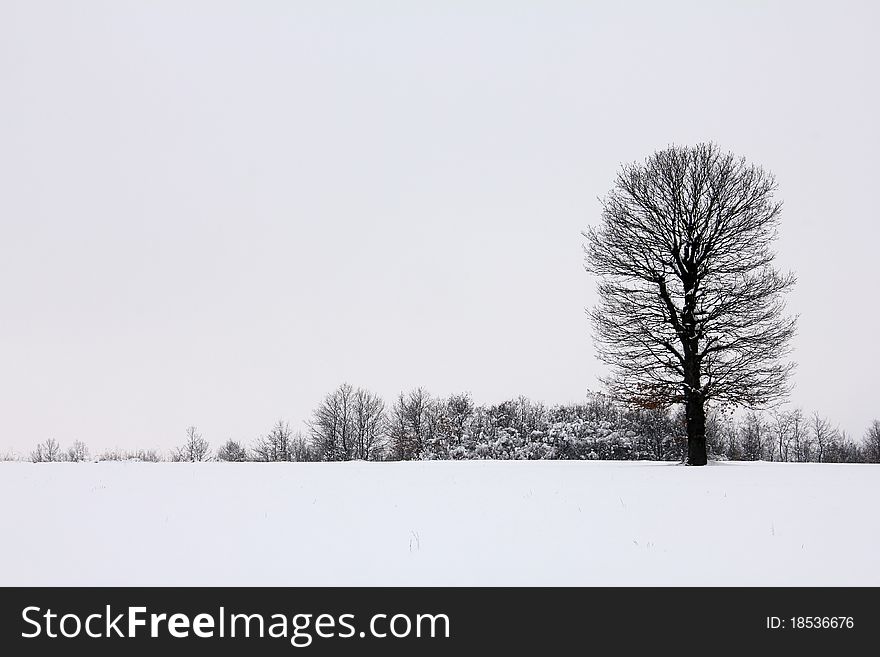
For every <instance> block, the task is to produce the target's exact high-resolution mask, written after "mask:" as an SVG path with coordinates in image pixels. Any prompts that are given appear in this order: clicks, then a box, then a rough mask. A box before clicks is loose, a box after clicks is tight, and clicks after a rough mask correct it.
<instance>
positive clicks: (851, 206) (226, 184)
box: [0, 0, 880, 451]
mask: <svg viewBox="0 0 880 657" xmlns="http://www.w3.org/2000/svg"><path fill="white" fill-rule="evenodd" d="M878 18H880V11H878V4H877V3H873V2H863V3H848V2H824V3H809V2H743V1H737V2H716V3H713V2H689V3H684V2H679V3H673V2H663V3H657V2H630V3H626V2H614V3H612V2H603V3H584V2H577V3H575V2H572V3H564V2H533V3H511V2H496V3H488V2H467V3H465V2H436V3H426V2H425V3H421V2H420V3H409V2H372V3H363V2H353V1H352V2H327V1H326V0H325V1H322V2H281V1H278V2H268V1H262V2H259V1H254V0H249V1H241V2H213V1H212V2H207V1H205V2H185V1H181V0H174V1H167V2H146V1H144V2H121V1H116V0H112V1H111V0H107V1H106V2H87V1H83V2H76V3H69V2H43V1H35V0H25V1H21V2H12V1H10V0H2V2H0V227H2V232H0V363H2V367H0V451H4V450H8V449H16V450H19V451H25V450H27V449H29V448H30V447H31V446H32V445H33V444H34V443H36V442H37V441H40V440H43V439H45V438H46V437H49V436H53V437H55V438H57V439H58V440H59V441H60V442H61V443H62V444H68V443H70V442H71V441H72V440H74V439H81V440H84V441H86V442H87V443H88V444H89V445H90V446H91V447H92V449H93V451H96V450H98V449H101V448H105V447H110V446H114V445H117V446H121V447H128V446H144V447H148V446H152V447H160V448H167V447H170V446H171V445H174V444H176V443H178V442H179V441H180V440H181V438H182V437H183V436H184V429H185V427H186V426H187V425H189V424H196V425H197V426H199V427H200V428H201V429H202V431H203V433H204V434H205V436H206V437H207V438H208V439H209V440H211V442H212V443H213V444H215V445H216V444H218V443H219V442H220V441H221V440H223V439H226V438H229V437H232V438H237V439H242V440H247V441H250V440H251V439H253V438H255V437H256V436H257V435H258V434H259V433H261V432H264V431H266V430H267V429H268V428H269V427H270V426H271V424H272V423H273V422H274V421H275V420H276V419H278V418H281V417H283V418H287V419H289V420H290V421H291V423H292V424H293V425H294V426H300V425H301V422H302V421H303V420H304V419H306V418H307V417H308V414H309V411H310V409H311V408H313V407H314V405H315V404H316V403H317V402H318V400H319V399H320V398H321V396H322V395H323V394H324V393H326V392H328V391H329V390H331V389H332V388H333V387H335V386H336V385H337V384H338V383H340V382H342V381H349V382H351V383H353V384H356V385H362V386H366V387H368V388H370V389H372V390H374V391H376V392H379V393H381V394H382V395H384V396H385V397H386V399H387V400H388V401H389V402H390V400H391V398H392V397H393V396H394V395H395V394H396V393H397V392H398V391H399V390H401V389H405V388H409V387H412V386H416V385H422V386H425V387H427V388H428V389H430V390H431V391H433V392H435V393H438V394H447V393H450V392H453V391H461V390H470V391H471V392H472V393H473V395H474V397H475V398H476V399H477V400H479V401H486V402H489V401H500V400H502V399H504V398H508V397H511V396H515V395H518V394H526V395H529V396H531V397H534V398H537V399H542V400H544V401H545V402H548V403H556V402H567V401H572V400H576V399H578V398H580V397H581V396H582V394H583V392H584V391H585V390H586V389H588V388H593V389H596V388H597V387H598V383H597V381H596V377H597V374H598V373H599V372H600V366H599V364H598V363H597V361H596V360H595V357H594V352H593V348H592V344H591V342H590V338H589V329H588V324H587V321H586V318H585V316H584V310H583V309H584V307H585V306H587V305H589V304H591V303H592V302H593V300H594V288H595V281H593V280H591V278H590V277H589V276H588V275H587V274H586V273H585V272H584V271H583V269H582V259H581V241H582V240H581V237H580V231H581V230H582V229H584V228H585V227H586V226H587V225H589V224H590V223H592V222H596V221H597V220H598V215H599V203H598V201H597V197H598V196H600V195H602V194H604V193H605V192H606V191H607V190H608V189H609V187H610V186H611V184H612V181H613V176H614V174H615V171H616V169H617V168H618V166H619V165H620V163H621V162H624V161H631V160H636V159H641V158H643V157H645V156H646V155H648V154H650V153H651V152H652V151H654V150H655V149H658V148H661V147H663V146H666V145H668V144H670V143H678V144H688V143H694V142H698V141H704V140H714V141H716V142H718V143H719V144H720V145H721V146H723V147H724V148H727V149H730V150H733V151H734V152H736V153H738V154H741V155H744V156H746V157H748V158H749V159H750V160H752V161H754V162H757V163H761V164H763V165H764V166H766V167H767V168H769V169H771V170H772V171H773V172H774V173H775V174H776V175H777V178H778V180H779V183H780V192H779V196H780V198H781V199H783V200H784V201H785V212H784V216H783V221H782V237H781V239H780V241H779V243H778V250H779V260H780V264H781V266H782V267H784V268H790V269H792V270H794V271H796V272H797V274H798V275H799V278H800V283H799V285H798V288H797V291H796V292H795V293H794V295H793V296H792V297H791V303H790V306H791V309H792V310H793V311H794V312H798V313H800V314H801V319H800V334H799V336H798V338H797V340H796V352H795V358H796V360H797V361H798V363H799V369H798V372H797V374H796V378H795V382H796V388H795V393H794V397H793V400H794V401H795V402H796V403H797V404H798V405H801V406H803V407H804V409H805V410H807V411H812V410H818V411H820V412H822V413H823V414H826V415H828V416H829V417H831V418H832V419H833V420H834V421H835V422H837V423H840V425H841V426H842V427H843V428H845V429H846V430H847V431H849V432H851V433H854V434H856V435H857V436H859V437H860V436H861V435H862V434H863V432H864V429H865V427H866V426H867V424H868V422H869V421H870V420H871V419H872V418H874V417H878V416H880V395H878V385H877V376H878V372H880V349H878V345H877V340H876V336H875V334H876V331H877V325H878V317H880V312H878V309H877V296H878V295H877V292H876V288H877V285H878V274H877V266H878V265H877V252H878V246H877V244H878V239H880V222H878V218H880V217H878V213H880V210H878V207H877V204H876V202H875V199H874V197H875V191H876V185H877V178H878V173H880V164H878V162H880V159H878V154H880V128H878V122H877V117H878V116H880V102H878V100H880V94H878V85H877V66H878V63H880V57H878V55H880V46H878V41H877V39H876V29H877V26H878Z"/></svg>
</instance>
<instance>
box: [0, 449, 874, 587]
mask: <svg viewBox="0 0 880 657" xmlns="http://www.w3.org/2000/svg"><path fill="white" fill-rule="evenodd" d="M0 499H2V500H3V502H4V504H3V506H4V509H3V513H2V516H0V518H2V519H0V528H2V531H0V585H6V586H10V585H175V584H180V585H218V586H219V585H291V586H296V585H872V586H877V585H880V512H878V501H880V466H871V465H817V464H768V463H750V464H745V463H718V464H711V465H710V466H709V467H705V468H687V467H681V466H678V465H673V464H666V463H644V462H636V463H632V462H614V461H610V462H609V461H606V462H583V461H578V462H576V461H555V462H551V461H526V462H499V461H468V462H414V463H314V464H311V463H310V464H296V463H290V464H287V463H285V464H260V463H236V464H231V463H206V464H195V465H193V464H182V463H160V464H152V463H51V464H31V463H0Z"/></svg>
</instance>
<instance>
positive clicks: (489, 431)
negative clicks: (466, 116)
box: [7, 383, 880, 463]
mask: <svg viewBox="0 0 880 657" xmlns="http://www.w3.org/2000/svg"><path fill="white" fill-rule="evenodd" d="M706 438H707V449H708V452H709V454H710V456H711V457H712V458H714V459H720V460H743V461H757V460H764V461H784V462H820V463H880V421H877V420H875V421H874V422H873V423H872V424H871V426H870V427H869V428H868V430H867V431H866V433H865V435H864V437H862V438H861V439H860V440H856V439H855V438H854V437H852V436H849V435H847V434H846V432H844V431H841V430H840V429H839V428H838V427H836V426H834V425H833V424H832V422H831V421H830V420H828V419H827V418H825V417H823V416H821V415H819V414H818V413H813V414H807V413H805V412H804V411H803V410H801V409H793V410H776V411H773V412H764V413H759V412H755V411H752V412H749V413H747V414H745V415H743V416H740V417H736V416H734V415H733V414H731V413H728V412H724V411H723V410H713V411H712V412H710V413H709V414H708V415H707V420H706ZM687 444H688V442H687V419H686V411H685V409H683V408H681V407H675V406H671V407H667V408H644V407H641V406H636V405H627V404H624V403H622V402H619V401H615V400H613V399H612V398H611V397H609V396H607V395H604V394H600V393H589V394H588V395H587V397H586V399H585V400H584V401H583V402H581V403H576V404H561V405H556V406H546V405H545V404H543V403H541V402H535V401H532V400H530V399H528V398H526V397H518V398H516V399H511V400H507V401H504V402H501V403H498V404H477V403H475V402H474V400H473V399H472V397H471V396H470V394H468V393H462V394H453V395H449V396H448V397H437V396H434V395H431V394H430V393H429V392H427V391H426V390H425V389H424V388H415V389H414V390H411V391H409V392H404V393H401V394H399V395H398V396H397V398H396V399H395V400H394V402H393V403H392V404H391V405H390V406H388V405H386V403H385V401H384V400H383V399H382V398H381V397H380V396H379V395H376V394H374V393H372V392H370V391H368V390H365V389H363V388H356V387H353V386H351V385H349V384H347V383H346V384H342V385H340V386H339V387H338V388H336V390H334V391H333V392H331V393H329V394H328V395H326V396H325V397H324V398H323V399H322V400H321V402H320V404H319V405H318V406H317V408H315V410H314V411H313V412H312V415H311V417H310V418H309V420H308V421H307V422H305V423H304V428H303V429H302V430H293V429H291V427H290V424H289V423H288V422H285V421H283V420H279V421H278V422H276V423H275V424H274V425H273V426H272V427H271V429H270V430H269V431H268V432H266V433H265V434H263V435H261V436H259V437H258V438H256V439H255V440H253V441H252V442H250V443H249V444H248V443H244V442H240V441H236V440H232V439H229V440H226V441H225V442H223V443H222V444H220V445H219V447H217V448H216V449H214V448H212V447H211V445H210V443H209V442H208V441H207V440H206V439H205V438H204V437H203V436H202V434H201V433H200V432H199V430H198V429H197V428H196V427H194V426H191V427H188V428H187V429H186V435H185V439H184V440H183V441H182V443H181V444H180V445H179V446H177V447H176V448H174V449H173V450H171V452H170V453H169V454H162V453H160V452H159V451H157V450H151V449H148V450H145V449H138V450H119V449H113V450H107V451H104V452H102V453H100V454H98V455H97V456H95V457H91V456H90V454H89V450H88V448H87V447H86V445H85V443H83V442H82V441H76V442H74V443H73V445H72V446H71V447H69V448H68V449H66V450H65V449H62V448H61V446H60V445H59V443H58V442H57V441H56V440H55V439H53V438H49V439H47V440H46V441H44V442H43V443H41V444H39V445H38V446H37V447H36V448H35V449H34V450H33V451H32V452H31V454H30V460H31V461H33V462H35V463H39V462H56V461H70V462H79V461H121V460H135V461H147V462H158V461H180V462H201V461H228V462H243V461H257V462H279V461H301V462H304V461H352V460H364V461H411V460H467V459H499V460H528V459H564V460H586V459H590V460H592V459H606V460H656V461H681V460H685V459H686V456H687ZM7 458H12V457H9V456H8V457H7Z"/></svg>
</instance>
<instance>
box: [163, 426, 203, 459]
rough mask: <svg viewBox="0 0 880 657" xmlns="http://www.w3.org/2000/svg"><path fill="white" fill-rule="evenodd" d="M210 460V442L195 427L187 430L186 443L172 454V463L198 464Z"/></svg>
mask: <svg viewBox="0 0 880 657" xmlns="http://www.w3.org/2000/svg"><path fill="white" fill-rule="evenodd" d="M209 458H210V446H209V445H208V441H207V440H205V439H204V438H202V434H200V433H199V430H198V429H196V428H195V427H187V428H186V442H185V443H184V444H183V445H181V446H180V447H178V448H177V449H175V450H174V451H173V452H172V453H171V460H172V461H189V462H192V463H196V462H199V461H207V460H208V459H209Z"/></svg>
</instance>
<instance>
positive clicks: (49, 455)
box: [31, 438, 62, 463]
mask: <svg viewBox="0 0 880 657" xmlns="http://www.w3.org/2000/svg"><path fill="white" fill-rule="evenodd" d="M61 456H62V454H61V447H59V445H58V441H57V440H55V439H54V438H47V439H46V440H45V442H42V443H40V444H39V445H37V448H36V449H35V450H34V451H33V452H31V461H33V462H34V463H53V462H55V461H60V460H61Z"/></svg>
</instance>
